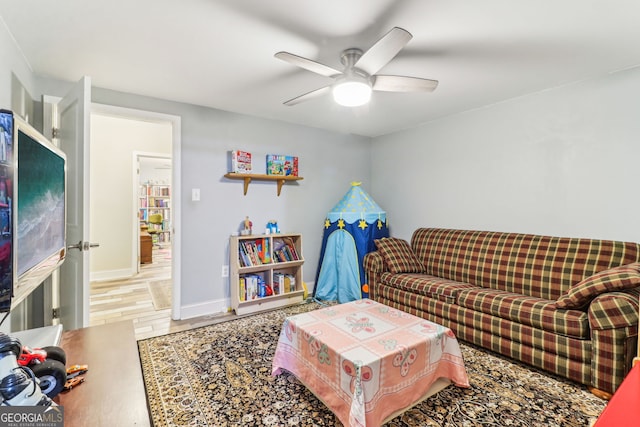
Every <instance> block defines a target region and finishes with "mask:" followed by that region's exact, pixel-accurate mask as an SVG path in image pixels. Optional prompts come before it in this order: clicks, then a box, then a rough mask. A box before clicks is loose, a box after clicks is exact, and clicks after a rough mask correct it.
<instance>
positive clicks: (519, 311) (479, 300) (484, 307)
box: [458, 288, 589, 339]
mask: <svg viewBox="0 0 640 427" xmlns="http://www.w3.org/2000/svg"><path fill="white" fill-rule="evenodd" d="M458 305H461V306H462V307H466V308H469V309H472V310H475V311H479V312H482V313H486V314H491V315H493V316H496V317H500V318H503V319H508V320H511V321H514V322H517V323H521V324H523V325H528V326H531V327H534V328H538V329H542V330H544V331H548V332H553V333H556V334H560V335H564V336H568V337H574V338H580V339H589V318H588V316H587V313H585V312H584V311H579V310H557V309H556V306H555V301H549V300H545V299H541V298H536V297H530V296H525V295H521V294H515V293H513V292H506V291H500V290H496V289H487V288H480V289H464V290H460V291H459V292H458ZM503 336H506V337H508V336H509V332H508V331H506V332H505V334H504V335H503Z"/></svg>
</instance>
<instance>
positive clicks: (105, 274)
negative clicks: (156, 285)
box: [89, 268, 134, 282]
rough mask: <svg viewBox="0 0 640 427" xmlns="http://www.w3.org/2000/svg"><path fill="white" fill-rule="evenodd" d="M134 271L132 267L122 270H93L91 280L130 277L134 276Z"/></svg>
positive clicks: (99, 280)
mask: <svg viewBox="0 0 640 427" xmlns="http://www.w3.org/2000/svg"><path fill="white" fill-rule="evenodd" d="M133 274H134V273H133V271H132V270H131V269H130V268H125V269H122V270H107V271H95V272H94V271H92V272H91V273H89V280H90V281H92V282H106V281H108V280H119V279H128V278H130V277H133Z"/></svg>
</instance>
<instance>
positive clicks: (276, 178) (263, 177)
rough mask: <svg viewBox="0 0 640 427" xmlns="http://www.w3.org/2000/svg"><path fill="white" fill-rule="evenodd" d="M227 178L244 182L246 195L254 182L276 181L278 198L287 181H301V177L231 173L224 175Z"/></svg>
mask: <svg viewBox="0 0 640 427" xmlns="http://www.w3.org/2000/svg"><path fill="white" fill-rule="evenodd" d="M224 177H225V178H229V179H238V180H241V181H244V195H245V196H246V195H247V190H248V189H249V183H250V182H251V181H252V180H255V181H276V182H277V183H278V196H280V191H281V190H282V185H283V184H284V183H285V182H286V181H300V180H301V179H304V178H302V177H301V176H291V175H288V176H279V175H263V174H258V173H233V172H229V173H226V174H225V175H224Z"/></svg>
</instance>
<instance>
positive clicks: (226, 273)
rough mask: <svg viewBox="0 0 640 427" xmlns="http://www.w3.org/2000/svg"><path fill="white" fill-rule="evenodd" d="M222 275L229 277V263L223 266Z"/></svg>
mask: <svg viewBox="0 0 640 427" xmlns="http://www.w3.org/2000/svg"><path fill="white" fill-rule="evenodd" d="M222 277H229V266H228V265H223V266H222Z"/></svg>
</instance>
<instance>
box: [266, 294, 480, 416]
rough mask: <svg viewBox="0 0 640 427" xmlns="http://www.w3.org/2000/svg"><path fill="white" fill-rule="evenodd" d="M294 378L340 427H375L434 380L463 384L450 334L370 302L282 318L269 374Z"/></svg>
mask: <svg viewBox="0 0 640 427" xmlns="http://www.w3.org/2000/svg"><path fill="white" fill-rule="evenodd" d="M282 369H285V370H287V371H289V372H291V373H292V374H294V375H295V376H296V377H297V378H298V379H300V381H302V382H303V383H304V384H305V385H306V386H307V388H309V390H311V391H312V392H313V393H314V394H315V395H316V396H318V398H319V399H321V400H322V401H323V402H324V403H325V405H327V407H328V408H329V409H331V410H332V411H333V413H334V414H336V416H337V417H338V418H339V419H340V421H341V422H342V423H343V424H344V425H345V426H369V427H371V426H379V425H381V424H382V422H383V420H385V419H386V418H387V417H389V416H390V415H391V414H394V413H396V412H397V411H398V410H401V409H404V408H408V407H410V406H411V405H413V404H414V403H416V402H418V401H420V400H421V399H422V398H423V397H424V396H425V394H427V392H428V391H429V388H430V387H431V385H432V384H433V383H434V382H435V381H436V380H437V379H438V378H448V379H450V380H451V381H452V382H453V383H454V384H456V385H457V386H459V387H469V379H468V377H467V373H466V371H465V369H464V362H463V359H462V354H461V352H460V347H459V345H458V341H457V340H456V338H455V336H454V335H453V332H451V330H450V329H448V328H445V327H443V326H440V325H437V324H435V323H432V322H429V321H427V320H424V319H420V318H419V317H415V316H412V315H410V314H407V313H404V312H402V311H399V310H395V309H393V308H390V307H387V306H385V305H383V304H380V303H377V302H375V301H372V300H359V301H354V302H350V303H347V304H340V305H335V306H331V307H327V308H323V309H320V310H315V311H311V312H308V313H304V314H299V315H296V316H291V317H288V318H287V319H285V322H284V325H283V327H282V332H281V333H280V339H279V341H278V346H277V348H276V352H275V355H274V357H273V367H272V371H271V372H272V375H278V374H279V373H281V371H282Z"/></svg>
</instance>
